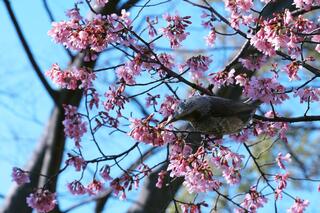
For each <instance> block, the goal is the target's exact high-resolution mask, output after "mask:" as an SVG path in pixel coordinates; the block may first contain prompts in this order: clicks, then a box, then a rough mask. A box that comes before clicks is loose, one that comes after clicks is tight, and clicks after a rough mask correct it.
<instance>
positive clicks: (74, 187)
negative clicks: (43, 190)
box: [67, 180, 87, 195]
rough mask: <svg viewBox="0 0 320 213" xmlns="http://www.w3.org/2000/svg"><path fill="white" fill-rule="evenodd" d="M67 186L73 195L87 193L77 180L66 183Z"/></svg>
mask: <svg viewBox="0 0 320 213" xmlns="http://www.w3.org/2000/svg"><path fill="white" fill-rule="evenodd" d="M67 188H68V190H69V191H70V192H71V193H72V194H73V195H83V194H85V193H87V189H86V188H85V187H84V186H83V185H82V183H81V182H80V181H77V180H74V181H72V182H71V183H68V185H67Z"/></svg>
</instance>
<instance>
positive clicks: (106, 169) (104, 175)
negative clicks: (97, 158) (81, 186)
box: [100, 165, 113, 181]
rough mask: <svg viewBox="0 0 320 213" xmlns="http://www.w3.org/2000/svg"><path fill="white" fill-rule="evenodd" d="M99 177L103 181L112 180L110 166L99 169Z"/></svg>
mask: <svg viewBox="0 0 320 213" xmlns="http://www.w3.org/2000/svg"><path fill="white" fill-rule="evenodd" d="M100 175H101V177H102V178H103V179H104V180H105V181H109V180H112V179H113V178H112V177H111V176H110V166H109V165H105V166H103V167H102V168H101V169H100Z"/></svg>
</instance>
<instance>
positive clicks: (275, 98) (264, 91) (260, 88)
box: [243, 76, 289, 104]
mask: <svg viewBox="0 0 320 213" xmlns="http://www.w3.org/2000/svg"><path fill="white" fill-rule="evenodd" d="M243 93H244V95H245V96H247V97H250V98H252V100H260V101H262V102H265V103H270V102H271V103H273V104H281V103H282V102H283V101H284V100H286V99H289V96H288V95H287V94H286V93H285V87H284V86H282V85H281V84H280V83H279V82H278V81H277V79H275V78H261V77H255V76H254V77H252V78H251V79H250V81H248V82H247V84H245V85H244V90H243Z"/></svg>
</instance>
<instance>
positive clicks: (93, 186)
mask: <svg viewBox="0 0 320 213" xmlns="http://www.w3.org/2000/svg"><path fill="white" fill-rule="evenodd" d="M102 190H103V183H102V182H101V181H99V180H96V179H94V180H93V181H92V182H91V183H90V184H89V185H88V186H87V191H88V193H89V194H91V195H95V194H97V193H99V192H101V191H102Z"/></svg>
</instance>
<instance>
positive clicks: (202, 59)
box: [181, 55, 212, 79]
mask: <svg viewBox="0 0 320 213" xmlns="http://www.w3.org/2000/svg"><path fill="white" fill-rule="evenodd" d="M211 62H212V60H211V59H210V58H209V57H208V56H203V55H198V56H193V57H191V58H189V59H188V60H187V61H186V63H184V64H182V65H181V70H183V69H184V68H185V67H189V69H190V72H191V74H192V78H193V79H198V78H201V77H203V73H204V72H206V71H207V70H208V69H209V65H210V63H211Z"/></svg>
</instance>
